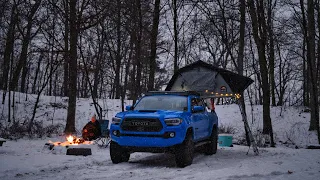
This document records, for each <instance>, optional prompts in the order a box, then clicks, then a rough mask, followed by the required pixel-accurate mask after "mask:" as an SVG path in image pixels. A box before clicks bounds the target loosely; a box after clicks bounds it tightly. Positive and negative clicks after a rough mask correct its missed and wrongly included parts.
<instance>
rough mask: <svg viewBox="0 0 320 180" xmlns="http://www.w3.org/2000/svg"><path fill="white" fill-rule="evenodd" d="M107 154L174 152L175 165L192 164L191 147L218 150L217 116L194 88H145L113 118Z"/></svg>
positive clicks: (120, 158) (116, 158) (121, 158)
mask: <svg viewBox="0 0 320 180" xmlns="http://www.w3.org/2000/svg"><path fill="white" fill-rule="evenodd" d="M110 136H111V142H110V157H111V160H112V162H113V163H115V164H117V163H121V162H127V161H129V158H130V154H131V153H134V152H154V153H163V152H168V153H173V154H174V155H175V161H176V165H177V166H178V167H185V166H188V165H190V164H192V161H193V156H194V150H195V148H196V147H200V146H201V147H203V148H202V149H203V151H204V153H205V154H207V155H212V154H215V153H216V152H217V137H218V117H217V115H216V113H215V111H214V110H210V109H208V106H207V105H206V103H205V101H204V99H202V98H201V96H200V94H199V93H197V92H190V91H183V92H172V91H154V92H148V93H146V95H144V96H143V97H142V98H140V99H139V100H138V101H137V103H136V104H135V105H133V106H127V107H126V111H125V112H119V113H117V114H116V115H115V117H113V118H112V122H111V126H110Z"/></svg>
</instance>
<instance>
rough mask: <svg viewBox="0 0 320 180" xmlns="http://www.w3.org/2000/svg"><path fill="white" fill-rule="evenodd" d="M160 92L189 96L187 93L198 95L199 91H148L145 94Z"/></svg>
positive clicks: (157, 93)
mask: <svg viewBox="0 0 320 180" xmlns="http://www.w3.org/2000/svg"><path fill="white" fill-rule="evenodd" d="M161 94H169V95H180V96H189V95H195V96H200V93H198V92H196V91H148V92H147V93H146V94H145V95H146V96H151V95H161Z"/></svg>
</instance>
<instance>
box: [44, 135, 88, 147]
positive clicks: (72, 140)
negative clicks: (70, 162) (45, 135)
mask: <svg viewBox="0 0 320 180" xmlns="http://www.w3.org/2000/svg"><path fill="white" fill-rule="evenodd" d="M49 143H52V144H53V145H55V146H70V145H73V146H74V145H79V144H92V143H93V142H91V141H85V140H84V139H82V138H77V137H76V136H72V135H69V136H68V137H66V141H65V142H59V141H57V142H52V141H49Z"/></svg>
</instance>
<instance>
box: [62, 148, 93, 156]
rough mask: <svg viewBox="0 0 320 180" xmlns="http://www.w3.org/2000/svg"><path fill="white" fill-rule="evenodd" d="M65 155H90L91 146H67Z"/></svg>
mask: <svg viewBox="0 0 320 180" xmlns="http://www.w3.org/2000/svg"><path fill="white" fill-rule="evenodd" d="M67 155H75V156H88V155H92V153H91V148H68V149H67Z"/></svg>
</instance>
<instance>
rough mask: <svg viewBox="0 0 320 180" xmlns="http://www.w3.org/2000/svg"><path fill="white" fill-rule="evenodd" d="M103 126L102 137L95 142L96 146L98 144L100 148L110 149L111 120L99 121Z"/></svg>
mask: <svg viewBox="0 0 320 180" xmlns="http://www.w3.org/2000/svg"><path fill="white" fill-rule="evenodd" d="M98 121H99V123H100V126H101V136H100V137H99V138H97V139H96V140H94V142H95V144H98V146H100V147H105V148H106V147H108V145H109V143H110V134H109V132H110V131H109V129H108V127H109V120H107V119H99V120H98Z"/></svg>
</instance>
